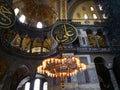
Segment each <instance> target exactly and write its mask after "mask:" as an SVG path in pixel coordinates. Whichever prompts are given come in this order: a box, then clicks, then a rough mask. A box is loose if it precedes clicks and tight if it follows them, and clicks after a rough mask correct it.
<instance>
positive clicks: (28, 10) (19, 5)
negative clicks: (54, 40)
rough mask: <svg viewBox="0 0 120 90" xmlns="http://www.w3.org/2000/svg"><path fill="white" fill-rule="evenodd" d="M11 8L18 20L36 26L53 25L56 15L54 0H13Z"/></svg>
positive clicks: (56, 8)
mask: <svg viewBox="0 0 120 90" xmlns="http://www.w3.org/2000/svg"><path fill="white" fill-rule="evenodd" d="M13 9H14V11H15V14H16V16H17V17H18V19H19V21H20V22H22V23H25V24H27V25H28V26H31V27H37V28H45V27H48V26H51V25H53V24H54V23H55V22H56V20H57V16H58V13H57V11H58V6H57V1H56V0H13Z"/></svg>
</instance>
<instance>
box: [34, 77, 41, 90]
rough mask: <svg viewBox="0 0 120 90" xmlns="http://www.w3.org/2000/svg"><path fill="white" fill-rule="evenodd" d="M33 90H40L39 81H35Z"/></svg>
mask: <svg viewBox="0 0 120 90" xmlns="http://www.w3.org/2000/svg"><path fill="white" fill-rule="evenodd" d="M34 90H40V79H36V80H35V82H34Z"/></svg>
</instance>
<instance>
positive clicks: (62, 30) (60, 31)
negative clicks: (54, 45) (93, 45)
mask: <svg viewBox="0 0 120 90" xmlns="http://www.w3.org/2000/svg"><path fill="white" fill-rule="evenodd" d="M52 35H53V38H54V39H55V40H56V41H57V42H59V41H60V42H62V43H65V44H68V43H72V42H73V41H74V40H75V39H76V38H77V29H76V28H75V27H74V26H72V25H71V24H67V23H65V24H59V25H57V26H56V27H55V28H54V29H53V31H52Z"/></svg>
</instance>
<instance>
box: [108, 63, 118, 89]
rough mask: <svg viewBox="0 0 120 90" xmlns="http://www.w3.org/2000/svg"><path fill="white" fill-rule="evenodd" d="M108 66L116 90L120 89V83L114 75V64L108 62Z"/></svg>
mask: <svg viewBox="0 0 120 90" xmlns="http://www.w3.org/2000/svg"><path fill="white" fill-rule="evenodd" d="M106 67H107V69H108V71H109V74H110V78H111V82H112V85H113V88H114V90H120V89H119V87H118V83H117V80H116V77H115V75H114V72H113V70H112V64H111V63H108V64H107V66H106Z"/></svg>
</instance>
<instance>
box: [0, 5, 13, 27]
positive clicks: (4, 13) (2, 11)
mask: <svg viewBox="0 0 120 90" xmlns="http://www.w3.org/2000/svg"><path fill="white" fill-rule="evenodd" d="M0 14H1V15H2V16H3V17H2V18H4V19H5V20H6V21H8V23H4V22H0V24H1V25H4V26H5V25H10V24H11V23H12V21H11V19H10V18H9V15H11V14H12V12H10V10H9V9H7V8H6V7H4V6H0Z"/></svg>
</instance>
